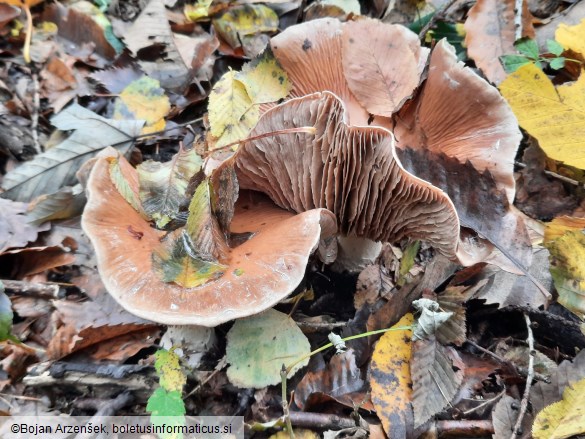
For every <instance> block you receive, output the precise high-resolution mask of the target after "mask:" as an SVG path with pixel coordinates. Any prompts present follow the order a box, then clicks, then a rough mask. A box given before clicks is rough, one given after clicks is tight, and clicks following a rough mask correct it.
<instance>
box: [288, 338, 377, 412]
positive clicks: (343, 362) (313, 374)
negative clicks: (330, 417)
mask: <svg viewBox="0 0 585 439" xmlns="http://www.w3.org/2000/svg"><path fill="white" fill-rule="evenodd" d="M309 367H310V366H309ZM294 398H295V404H296V405H297V406H298V407H299V408H300V409H301V410H304V411H310V408H311V407H318V406H319V405H321V404H323V403H324V402H326V401H328V400H334V401H337V402H338V403H340V404H343V405H345V406H347V407H350V408H353V407H354V406H359V407H360V408H362V409H365V410H368V407H370V408H373V407H371V402H370V401H369V397H368V395H367V392H366V382H365V381H364V380H363V379H362V378H361V371H360V369H359V368H358V367H357V366H356V363H355V354H354V352H353V350H352V349H349V350H347V351H345V352H343V353H341V354H336V355H334V356H333V357H332V358H331V361H330V362H329V363H328V364H327V365H324V364H323V365H322V367H321V368H319V369H317V370H314V371H309V372H307V373H306V374H305V376H304V377H303V379H302V380H301V382H300V383H299V384H297V387H296V388H295V391H294Z"/></svg>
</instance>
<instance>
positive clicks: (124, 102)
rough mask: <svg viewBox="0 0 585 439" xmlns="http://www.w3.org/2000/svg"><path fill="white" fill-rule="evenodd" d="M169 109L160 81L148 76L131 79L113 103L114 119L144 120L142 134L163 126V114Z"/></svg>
mask: <svg viewBox="0 0 585 439" xmlns="http://www.w3.org/2000/svg"><path fill="white" fill-rule="evenodd" d="M170 110H171V104H170V102H169V98H168V97H167V95H165V92H164V90H163V89H162V88H161V86H160V83H159V82H158V81H157V80H156V79H152V78H149V77H148V76H145V75H143V76H141V77H140V78H138V79H136V80H134V81H132V82H131V83H130V84H129V85H128V86H126V88H125V89H124V90H122V93H120V95H119V97H118V98H117V99H116V102H115V104H114V119H116V120H133V119H134V120H144V121H145V125H144V128H142V133H143V134H148V133H154V132H157V131H161V130H163V129H164V128H165V125H166V122H165V119H164V118H165V116H166V115H167V114H168V113H169V111H170Z"/></svg>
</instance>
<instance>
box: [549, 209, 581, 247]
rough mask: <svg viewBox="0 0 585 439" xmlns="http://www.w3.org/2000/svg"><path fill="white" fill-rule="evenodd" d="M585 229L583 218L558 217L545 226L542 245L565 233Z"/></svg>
mask: <svg viewBox="0 0 585 439" xmlns="http://www.w3.org/2000/svg"><path fill="white" fill-rule="evenodd" d="M583 229H585V218H577V217H572V216H559V217H557V218H555V219H553V220H552V221H551V222H550V223H547V224H546V227H545V229H544V243H545V244H547V243H550V242H552V241H554V240H555V239H558V238H561V237H562V236H563V235H564V234H565V233H567V232H575V231H578V230H583Z"/></svg>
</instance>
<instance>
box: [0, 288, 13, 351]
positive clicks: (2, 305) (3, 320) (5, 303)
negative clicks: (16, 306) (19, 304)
mask: <svg viewBox="0 0 585 439" xmlns="http://www.w3.org/2000/svg"><path fill="white" fill-rule="evenodd" d="M13 318H14V313H13V312H12V302H11V301H10V299H9V298H8V296H7V295H6V293H5V292H4V284H3V283H2V281H0V341H5V340H8V339H10V340H12V339H14V337H13V336H12V334H11V333H12V319H13Z"/></svg>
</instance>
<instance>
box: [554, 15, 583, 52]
mask: <svg viewBox="0 0 585 439" xmlns="http://www.w3.org/2000/svg"><path fill="white" fill-rule="evenodd" d="M555 39H556V40H557V41H558V42H559V43H560V44H561V46H562V47H563V48H565V49H567V50H572V51H573V52H577V53H579V54H581V55H583V56H585V18H582V19H581V22H580V23H579V24H576V25H574V26H568V25H566V24H565V23H561V24H559V27H558V28H557V30H556V32H555ZM549 50H550V49H549ZM550 52H551V53H554V54H555V55H560V53H555V52H553V51H552V50H550Z"/></svg>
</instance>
